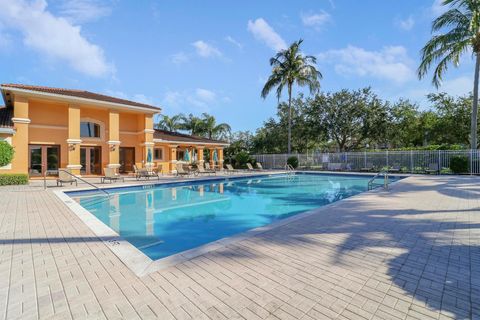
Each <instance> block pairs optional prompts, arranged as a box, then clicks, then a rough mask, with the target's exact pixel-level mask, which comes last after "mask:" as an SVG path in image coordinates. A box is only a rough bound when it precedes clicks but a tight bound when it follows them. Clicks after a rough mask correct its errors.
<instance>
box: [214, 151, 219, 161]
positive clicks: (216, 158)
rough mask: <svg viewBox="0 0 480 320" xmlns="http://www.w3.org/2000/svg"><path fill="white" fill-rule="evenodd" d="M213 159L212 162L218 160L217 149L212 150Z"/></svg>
mask: <svg viewBox="0 0 480 320" xmlns="http://www.w3.org/2000/svg"><path fill="white" fill-rule="evenodd" d="M213 161H214V162H217V161H218V157H217V150H213Z"/></svg>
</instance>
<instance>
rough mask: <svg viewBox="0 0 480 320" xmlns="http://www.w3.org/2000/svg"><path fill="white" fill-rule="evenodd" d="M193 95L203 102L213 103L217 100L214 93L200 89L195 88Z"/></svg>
mask: <svg viewBox="0 0 480 320" xmlns="http://www.w3.org/2000/svg"><path fill="white" fill-rule="evenodd" d="M195 94H196V96H197V98H198V99H200V100H201V101H204V102H209V103H211V102H214V101H215V99H216V98H217V95H216V93H215V92H213V91H210V90H207V89H202V88H197V89H196V90H195Z"/></svg>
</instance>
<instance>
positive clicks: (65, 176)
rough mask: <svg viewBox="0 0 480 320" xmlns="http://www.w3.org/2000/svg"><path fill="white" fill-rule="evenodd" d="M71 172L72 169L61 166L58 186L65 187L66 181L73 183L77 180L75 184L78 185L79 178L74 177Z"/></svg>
mask: <svg viewBox="0 0 480 320" xmlns="http://www.w3.org/2000/svg"><path fill="white" fill-rule="evenodd" d="M69 173H72V171H71V170H70V169H65V168H60V169H58V178H57V187H58V186H59V185H60V186H61V187H63V184H64V183H70V185H72V184H73V183H74V182H75V186H78V182H77V179H75V178H74V177H72V176H71V175H70V174H69Z"/></svg>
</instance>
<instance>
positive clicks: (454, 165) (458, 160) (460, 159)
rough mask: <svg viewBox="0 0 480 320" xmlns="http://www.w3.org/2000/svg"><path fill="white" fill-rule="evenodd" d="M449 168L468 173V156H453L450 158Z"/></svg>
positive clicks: (455, 171)
mask: <svg viewBox="0 0 480 320" xmlns="http://www.w3.org/2000/svg"><path fill="white" fill-rule="evenodd" d="M450 170H452V172H453V173H468V158H467V157H466V156H454V157H452V158H451V159H450Z"/></svg>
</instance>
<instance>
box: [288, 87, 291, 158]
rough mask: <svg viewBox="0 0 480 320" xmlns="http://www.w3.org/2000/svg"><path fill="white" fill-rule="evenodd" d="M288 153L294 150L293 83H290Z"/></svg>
mask: <svg viewBox="0 0 480 320" xmlns="http://www.w3.org/2000/svg"><path fill="white" fill-rule="evenodd" d="M287 150H288V154H289V155H290V153H291V152H292V84H291V83H289V84H288V148H287Z"/></svg>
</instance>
